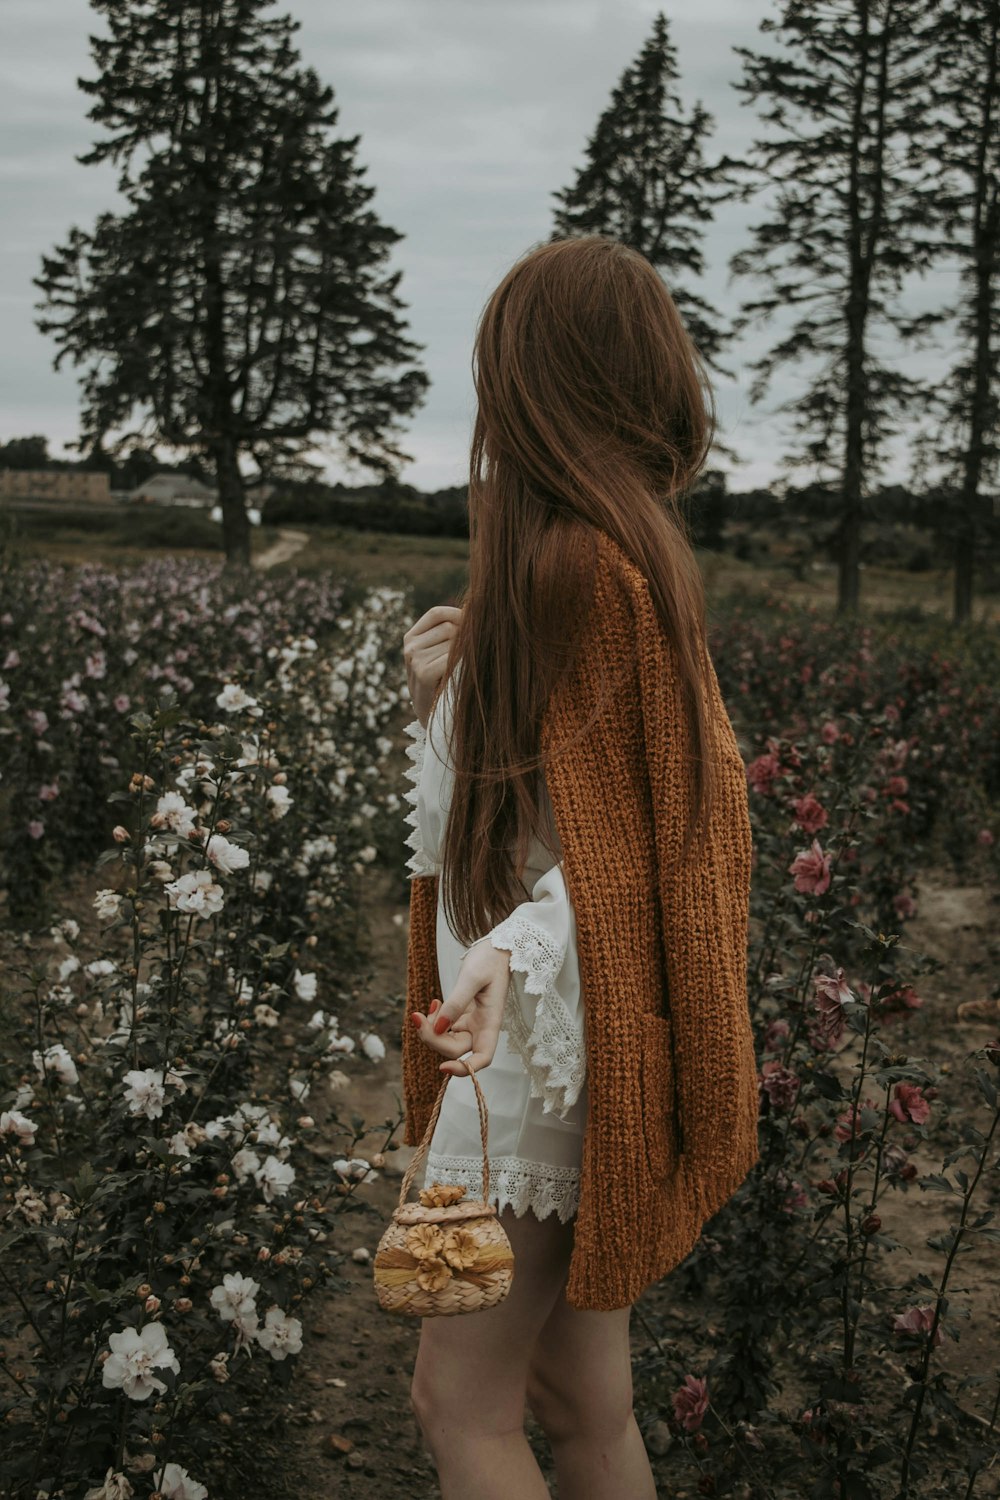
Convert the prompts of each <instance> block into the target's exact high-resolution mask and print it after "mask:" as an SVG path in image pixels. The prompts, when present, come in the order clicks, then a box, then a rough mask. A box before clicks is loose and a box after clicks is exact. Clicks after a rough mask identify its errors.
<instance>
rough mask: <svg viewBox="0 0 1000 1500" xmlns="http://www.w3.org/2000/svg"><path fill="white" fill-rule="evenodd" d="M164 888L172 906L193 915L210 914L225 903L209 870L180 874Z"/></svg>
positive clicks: (218, 886)
mask: <svg viewBox="0 0 1000 1500" xmlns="http://www.w3.org/2000/svg"><path fill="white" fill-rule="evenodd" d="M165 890H166V892H167V899H168V901H169V902H170V905H171V906H172V907H175V908H176V909H177V911H189V912H193V913H194V914H195V916H199V917H208V916H211V915H212V913H213V912H219V911H221V910H222V908H223V906H224V905H225V892H224V891H223V889H222V886H221V885H216V883H215V881H214V880H213V879H212V872H211V870H195V871H193V872H192V873H191V874H189V875H182V876H181V877H180V878H179V879H178V880H173V881H171V883H170V884H169V885H168V886H166V887H165Z"/></svg>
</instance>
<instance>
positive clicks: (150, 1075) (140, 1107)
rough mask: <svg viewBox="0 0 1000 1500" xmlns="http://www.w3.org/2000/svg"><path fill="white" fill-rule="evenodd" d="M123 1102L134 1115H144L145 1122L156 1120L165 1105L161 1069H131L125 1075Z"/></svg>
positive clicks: (165, 1096)
mask: <svg viewBox="0 0 1000 1500" xmlns="http://www.w3.org/2000/svg"><path fill="white" fill-rule="evenodd" d="M123 1082H124V1083H125V1085H126V1087H125V1102H126V1103H127V1104H128V1107H129V1110H130V1111H131V1113H132V1114H134V1115H145V1116H146V1119H147V1120H157V1119H159V1117H160V1115H162V1113H163V1106H164V1104H165V1103H166V1098H167V1095H166V1090H165V1088H164V1086H163V1069H162V1068H159V1069H157V1068H133V1069H132V1071H131V1072H129V1073H126V1074H125V1078H124V1080H123Z"/></svg>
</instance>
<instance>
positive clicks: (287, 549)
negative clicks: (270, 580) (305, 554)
mask: <svg viewBox="0 0 1000 1500" xmlns="http://www.w3.org/2000/svg"><path fill="white" fill-rule="evenodd" d="M308 540H309V533H308V532H307V531H286V530H284V529H282V530H281V531H279V532H278V540H277V541H276V542H272V543H271V545H270V547H266V548H265V549H264V551H263V552H261V553H259V554H258V555H257V556H256V557H255V558H254V559H253V565H254V567H255V568H259V569H260V570H261V571H262V572H265V573H266V572H267V570H268V569H269V568H275V567H277V565H278V563H283V562H290V561H291V559H292V558H293V557H294V556H295V554H296V552H301V551H302V548H303V547H304V546H305V545H306V543H307V542H308Z"/></svg>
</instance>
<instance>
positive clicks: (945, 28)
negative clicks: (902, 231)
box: [919, 0, 1000, 623]
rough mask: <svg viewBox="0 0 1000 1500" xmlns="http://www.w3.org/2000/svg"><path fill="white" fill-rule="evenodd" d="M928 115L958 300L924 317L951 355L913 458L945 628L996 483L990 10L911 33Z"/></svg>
mask: <svg viewBox="0 0 1000 1500" xmlns="http://www.w3.org/2000/svg"><path fill="white" fill-rule="evenodd" d="M923 43H924V46H925V47H926V49H927V57H928V61H929V68H928V72H929V74H930V76H931V77H932V78H933V79H934V101H933V109H932V110H931V111H930V112H929V117H928V120H927V122H926V139H924V140H922V141H921V142H920V149H921V151H922V152H924V153H926V155H927V156H928V157H929V158H930V159H931V160H932V162H933V165H934V168H935V175H936V177H937V179H938V182H939V191H938V192H937V193H936V194H935V195H934V198H933V199H932V201H931V204H930V208H931V212H932V214H933V217H934V219H935V222H936V223H937V224H938V225H939V226H940V227H941V231H942V236H943V248H944V250H945V252H946V253H947V254H948V255H949V256H951V257H953V258H954V260H956V261H957V263H958V270H959V295H958V298H957V300H956V301H955V302H953V303H951V304H950V305H948V306H946V307H943V308H940V309H938V310H937V312H936V316H935V318H934V321H935V322H945V321H950V322H951V324H952V329H953V333H954V336H955V338H956V341H957V343H958V345H959V348H960V353H959V356H958V358H957V359H956V361H955V363H954V364H953V365H952V367H951V369H950V370H949V372H948V374H947V376H946V377H945V379H944V380H943V381H942V382H941V384H940V386H939V389H938V400H937V402H936V403H935V410H934V415H935V417H936V418H937V420H936V421H934V422H933V423H932V424H930V425H928V426H927V427H926V428H925V429H924V431H923V434H922V436H921V440H920V443H919V451H920V453H921V454H926V455H928V457H929V458H930V459H931V460H932V461H933V460H936V461H938V462H940V463H942V464H943V465H944V467H945V471H946V474H947V476H948V478H947V480H946V489H947V490H948V491H950V492H951V493H953V494H954V495H955V504H954V508H953V513H950V514H948V516H947V520H948V524H949V527H950V529H951V531H952V534H953V543H954V558H955V581H954V618H955V621H956V623H961V622H963V621H965V620H968V619H969V617H970V615H971V612H972V596H973V579H974V569H975V560H976V556H977V553H978V552H979V551H980V549H981V547H982V546H983V543H984V542H986V541H987V540H990V539H992V540H995V538H996V535H997V527H996V523H995V518H994V515H993V510H992V501H991V498H990V497H989V496H988V495H987V493H986V491H987V490H988V489H995V488H996V485H997V481H998V478H1000V0H949V3H948V4H947V5H944V6H931V7H930V8H929V14H928V22H927V26H926V28H925V29H924V32H923Z"/></svg>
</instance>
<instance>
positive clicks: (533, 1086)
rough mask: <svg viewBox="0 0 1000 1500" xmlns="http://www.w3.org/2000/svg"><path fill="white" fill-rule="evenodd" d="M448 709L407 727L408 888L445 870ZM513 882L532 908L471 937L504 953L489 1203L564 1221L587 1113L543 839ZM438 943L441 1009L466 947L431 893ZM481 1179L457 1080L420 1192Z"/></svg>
mask: <svg viewBox="0 0 1000 1500" xmlns="http://www.w3.org/2000/svg"><path fill="white" fill-rule="evenodd" d="M450 704H451V687H450V685H449V686H448V687H446V689H445V691H444V692H443V693H442V694H441V695H440V697H439V698H438V700H437V703H436V704H435V707H434V711H433V712H432V714H431V717H430V721H429V723H428V725H427V729H426V730H425V729H424V727H423V725H422V724H421V723H420V721H419V719H415V720H414V721H413V722H412V723H411V724H408V725H407V726H406V733H407V735H408V736H409V737H410V739H411V741H412V743H411V744H408V745H407V747H406V753H407V756H408V758H409V760H410V762H411V765H410V767H409V768H408V769H407V771H406V776H407V778H408V779H409V780H410V781H411V782H412V784H413V785H412V789H411V790H409V791H407V792H406V793H405V797H406V800H407V802H410V803H412V811H411V812H409V813H408V814H407V816H406V820H405V821H406V822H407V823H408V824H409V825H410V827H411V832H410V834H409V836H408V837H407V839H406V845H407V847H408V848H409V849H410V850H411V851H412V853H411V855H410V857H409V859H408V860H407V868H408V870H409V877H408V878H409V879H413V878H414V877H415V876H419V875H437V874H440V872H441V868H442V867H441V864H440V859H439V852H440V849H441V844H442V841H443V837H444V828H445V819H446V815H447V810H448V805H449V801H450V797H451V786H452V774H451V766H450V765H449V763H448V760H447V749H446V745H447V741H446V737H445V736H446V734H447V729H448V712H449V709H450ZM542 788H543V791H542V795H543V804H544V806H545V807H546V808H547V811H548V819H549V827H550V828H551V829H552V830H553V846H554V847H555V849H556V850H561V847H562V846H561V843H560V842H559V838H558V834H557V832H556V831H555V824H554V819H553V815H552V804H551V801H550V800H549V796H548V792H547V790H545V787H544V778H543V780H542ZM522 876H523V880H524V884H525V887H526V888H527V889H528V890H530V891H531V898H532V899H531V900H530V901H523V902H522V903H521V904H520V905H519V906H516V907H515V908H514V910H513V911H512V912H511V913H510V914H509V915H508V916H507V917H506V918H505V919H504V920H503V921H502V922H501V923H499V925H498V926H496V927H494V928H493V929H492V930H491V931H490V932H489V933H485V934H484V935H483V938H482V939H477V942H478V941H486V940H488V941H490V942H492V944H493V946H494V947H495V948H503V949H506V950H508V951H509V953H510V955H511V958H510V966H511V982H510V986H509V988H508V992H507V1000H506V1004H505V1008H504V1016H503V1021H502V1030H501V1032H500V1037H499V1040H498V1043H497V1050H496V1053H495V1054H494V1057H493V1061H492V1062H491V1063H490V1065H489V1067H487V1068H483V1069H481V1070H480V1072H479V1074H478V1078H479V1085H480V1088H481V1089H482V1091H483V1097H484V1098H485V1100H486V1106H487V1109H488V1111H489V1135H488V1144H489V1158H490V1198H491V1200H492V1201H493V1202H495V1203H496V1204H497V1205H498V1207H500V1208H503V1207H505V1206H506V1205H508V1204H510V1205H512V1207H513V1209H514V1212H515V1214H517V1215H518V1216H519V1217H520V1216H521V1215H522V1214H524V1213H525V1212H526V1211H527V1209H529V1208H530V1209H532V1210H533V1212H534V1214H535V1216H536V1217H537V1218H539V1219H544V1218H546V1217H547V1216H548V1215H549V1214H550V1213H553V1212H554V1213H556V1214H557V1215H558V1216H559V1219H560V1220H561V1221H562V1222H563V1223H565V1222H566V1221H567V1220H568V1219H570V1218H571V1217H572V1216H573V1214H574V1213H575V1212H576V1209H577V1203H578V1197H579V1181H580V1160H581V1152H582V1145H583V1128H584V1122H585V1119H586V1111H587V1081H586V1047H585V1042H584V1029H583V1027H584V1016H583V1004H582V999H581V994H580V971H579V966H578V963H577V954H576V923H575V918H574V913H573V908H572V905H571V903H570V900H569V895H568V893H567V890H566V886H565V882H564V880H563V872H562V867H561V865H559V864H555V865H553V863H552V855H551V853H550V851H549V850H548V849H546V847H545V845H544V844H542V843H541V841H540V840H537V839H536V840H533V842H532V847H531V848H530V849H529V851H528V860H527V863H526V865H525V867H524V870H523V872H522ZM436 938H437V958H438V977H439V979H440V982H441V990H440V994H441V999H442V1000H446V999H447V998H448V996H449V995H450V994H451V992H452V990H453V988H454V986H455V982H456V980H457V978H458V971H459V967H460V965H461V962H462V959H463V958H464V956H465V954H466V953H467V952H468V949H467V948H465V947H463V946H462V945H461V944H460V943H458V942H457V941H456V939H455V936H454V934H453V933H452V931H451V928H450V927H449V926H448V924H447V922H446V920H445V914H444V910H443V900H442V897H441V895H440V889H439V896H438V912H437V928H436ZM441 1076H442V1078H443V1077H444V1074H442V1075H441ZM482 1180H483V1153H482V1144H481V1137H480V1132H479V1112H478V1109H477V1107H476V1095H475V1090H474V1088H473V1085H472V1080H471V1079H470V1078H468V1077H465V1076H458V1075H456V1076H455V1077H453V1078H452V1079H450V1081H449V1083H448V1087H447V1089H446V1090H445V1095H444V1100H443V1102H442V1105H441V1113H440V1116H439V1118H438V1122H437V1125H436V1126H435V1129H434V1134H433V1136H432V1138H431V1143H430V1148H429V1151H428V1154H427V1163H426V1171H425V1174H424V1183H427V1182H460V1183H464V1184H465V1185H466V1187H467V1189H468V1191H469V1196H470V1197H476V1198H478V1197H479V1196H480V1195H481V1193H482ZM422 1185H423V1184H421V1186H422Z"/></svg>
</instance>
